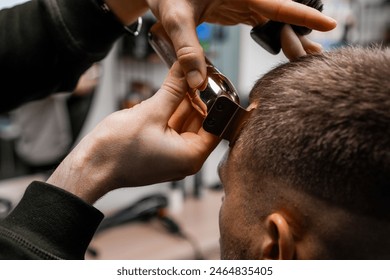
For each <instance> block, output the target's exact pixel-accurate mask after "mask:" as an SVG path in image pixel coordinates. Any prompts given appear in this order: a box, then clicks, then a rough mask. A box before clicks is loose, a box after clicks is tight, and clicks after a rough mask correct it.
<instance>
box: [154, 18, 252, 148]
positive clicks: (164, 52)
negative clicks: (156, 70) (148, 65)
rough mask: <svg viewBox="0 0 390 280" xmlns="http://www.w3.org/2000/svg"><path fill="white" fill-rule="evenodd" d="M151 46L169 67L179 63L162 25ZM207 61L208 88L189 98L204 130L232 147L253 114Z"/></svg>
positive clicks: (226, 79) (158, 24) (231, 85)
mask: <svg viewBox="0 0 390 280" xmlns="http://www.w3.org/2000/svg"><path fill="white" fill-rule="evenodd" d="M149 43H150V44H151V46H152V48H153V49H154V50H155V51H156V53H157V54H158V55H159V57H160V58H161V59H162V60H163V61H164V62H165V63H166V64H167V65H168V66H169V67H171V66H172V65H173V63H174V62H175V61H176V60H177V57H176V52H175V50H174V47H173V44H172V42H171V40H170V38H169V36H168V35H167V33H166V32H165V30H164V28H163V26H162V24H161V23H159V22H158V23H156V24H154V25H153V26H152V28H151V29H150V31H149ZM205 59H206V64H207V79H208V83H207V87H206V89H205V90H202V91H199V90H196V92H195V96H190V99H191V102H192V105H193V106H194V108H195V109H197V110H198V111H199V112H200V113H201V114H202V115H203V116H204V117H205V118H204V120H203V128H204V130H206V131H207V132H209V133H212V134H214V135H216V136H218V137H220V138H223V139H226V140H228V141H229V142H230V145H231V144H232V143H233V142H234V141H235V139H236V137H237V135H238V132H239V131H240V129H241V126H242V124H243V122H244V121H245V120H246V119H247V118H248V117H249V115H250V111H247V110H246V109H244V108H243V107H242V106H241V105H240V100H239V97H238V94H237V90H236V89H235V87H234V86H233V84H232V83H231V82H230V80H229V79H228V78H227V77H226V76H225V75H223V74H222V73H221V72H220V71H219V70H218V69H217V68H216V67H215V66H214V65H213V64H212V63H211V62H210V60H209V59H208V58H207V57H206V58H205Z"/></svg>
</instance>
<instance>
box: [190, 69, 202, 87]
mask: <svg viewBox="0 0 390 280" xmlns="http://www.w3.org/2000/svg"><path fill="white" fill-rule="evenodd" d="M187 81H188V85H189V86H190V87H191V88H198V87H200V86H201V85H202V84H203V77H202V75H201V74H200V72H199V71H197V70H193V71H191V72H188V73H187Z"/></svg>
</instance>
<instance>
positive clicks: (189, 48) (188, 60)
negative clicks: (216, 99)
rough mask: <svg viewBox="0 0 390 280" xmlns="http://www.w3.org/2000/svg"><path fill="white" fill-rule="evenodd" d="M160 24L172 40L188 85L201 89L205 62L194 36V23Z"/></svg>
mask: <svg viewBox="0 0 390 280" xmlns="http://www.w3.org/2000/svg"><path fill="white" fill-rule="evenodd" d="M179 18H180V17H179ZM162 23H163V25H164V29H165V30H166V32H167V34H168V35H169V37H170V38H171V40H172V43H173V46H174V48H175V51H176V56H177V59H178V61H179V63H180V65H181V67H182V69H183V71H184V73H185V76H186V79H187V82H188V85H189V86H190V87H191V88H193V89H198V88H202V87H203V86H204V83H205V80H206V61H205V58H204V53H203V48H202V46H201V45H200V43H199V39H198V36H197V34H196V25H195V22H194V21H193V20H192V19H190V18H187V19H185V20H184V19H183V21H181V22H175V23H171V24H166V23H164V22H162Z"/></svg>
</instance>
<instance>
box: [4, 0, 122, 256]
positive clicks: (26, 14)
mask: <svg viewBox="0 0 390 280" xmlns="http://www.w3.org/2000/svg"><path fill="white" fill-rule="evenodd" d="M0 26H1V30H0V66H1V68H0V69H1V70H0V80H1V91H2V94H3V100H2V101H1V103H0V112H6V111H8V110H10V109H13V108H14V107H16V106H18V105H20V104H22V103H23V102H26V101H28V100H32V99H38V98H41V97H44V96H47V95H49V94H51V93H54V92H61V91H71V90H72V89H73V88H74V87H75V85H76V83H77V81H78V79H79V77H80V75H81V74H82V73H83V72H84V71H85V70H86V69H88V68H89V67H90V66H91V65H92V63H94V62H96V61H98V60H101V59H103V58H104V57H105V56H106V55H107V53H108V52H109V50H110V48H111V46H112V45H113V43H114V42H115V40H116V39H118V38H119V36H121V35H122V34H123V27H122V25H121V24H120V23H119V22H118V21H116V20H115V19H114V18H112V17H111V16H109V15H106V14H105V13H103V12H102V11H101V9H100V7H99V6H98V5H97V4H96V1H95V0H32V1H29V2H26V3H25V4H22V5H18V6H16V7H13V8H10V9H4V10H1V11H0ZM102 218H103V215H102V213H101V212H100V211H98V210H97V209H95V208H94V207H92V206H91V205H89V204H87V203H85V202H83V201H82V200H81V199H79V198H78V197H76V196H74V195H72V194H70V193H67V192H66V191H64V190H62V189H59V188H57V187H55V186H51V185H48V184H46V183H43V182H33V183H32V184H31V185H30V186H29V187H28V189H27V191H26V193H25V195H24V197H23V198H22V200H21V202H20V203H19V204H18V205H17V207H16V208H15V209H14V210H13V212H12V213H11V214H10V215H9V216H8V217H7V218H6V219H4V220H2V221H0V258H1V259H83V258H84V254H85V250H86V249H87V246H88V244H89V242H90V241H91V239H92V236H93V233H94V231H95V230H96V228H97V226H98V225H99V223H100V221H101V220H102Z"/></svg>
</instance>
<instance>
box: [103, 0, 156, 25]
mask: <svg viewBox="0 0 390 280" xmlns="http://www.w3.org/2000/svg"><path fill="white" fill-rule="evenodd" d="M105 3H106V4H107V6H108V7H109V8H110V9H111V11H112V12H113V13H114V14H115V15H116V17H117V18H118V19H119V20H120V21H121V22H122V23H123V24H124V25H130V24H131V23H133V22H134V21H135V20H136V19H137V18H138V17H139V16H142V15H143V14H144V13H145V12H146V11H147V10H148V5H147V4H146V2H145V1H144V0H133V1H131V0H105Z"/></svg>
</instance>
